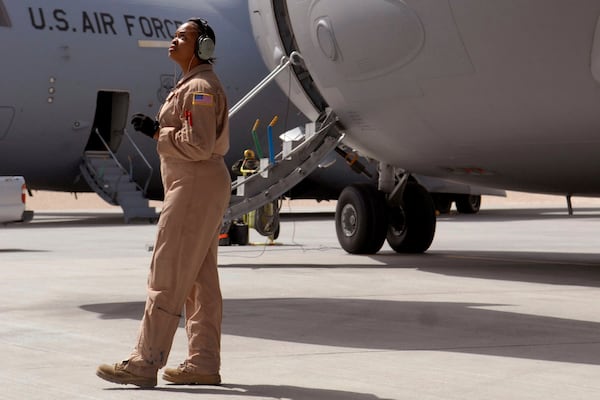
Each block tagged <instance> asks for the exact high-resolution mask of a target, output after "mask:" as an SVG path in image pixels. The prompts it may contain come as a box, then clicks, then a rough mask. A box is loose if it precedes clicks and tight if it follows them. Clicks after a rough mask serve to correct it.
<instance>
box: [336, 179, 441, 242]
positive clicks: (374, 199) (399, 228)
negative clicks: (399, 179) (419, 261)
mask: <svg viewBox="0 0 600 400" xmlns="http://www.w3.org/2000/svg"><path fill="white" fill-rule="evenodd" d="M399 203H400V204H394V203H393V202H392V204H388V202H386V199H385V195H384V194H383V192H380V191H378V190H377V189H376V188H375V187H374V186H371V185H368V184H356V185H351V186H348V187H347V188H345V189H344V190H343V191H342V193H341V195H340V197H339V198H338V203H337V207H336V212H335V226H336V233H337V237H338V241H339V242H340V245H341V246H342V248H343V249H344V250H346V251H347V252H348V253H351V254H374V253H377V252H378V251H379V250H380V249H381V246H382V245H383V242H384V240H385V239H386V238H387V241H388V244H389V245H390V246H391V247H392V249H394V251H396V252H399V253H422V252H425V251H426V250H427V249H428V248H429V246H430V245H431V242H432V241H433V237H434V234H435V224H436V217H435V207H434V204H433V200H432V198H431V196H430V195H429V193H428V192H427V191H426V190H425V188H423V187H422V186H421V185H419V184H418V183H416V182H407V183H406V186H405V187H404V190H403V191H402V197H401V201H400V202H399Z"/></svg>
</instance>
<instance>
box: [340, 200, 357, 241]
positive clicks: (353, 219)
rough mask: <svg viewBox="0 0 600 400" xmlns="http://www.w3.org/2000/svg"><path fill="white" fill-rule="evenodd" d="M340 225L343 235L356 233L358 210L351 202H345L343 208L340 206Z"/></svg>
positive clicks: (348, 235) (347, 235)
mask: <svg viewBox="0 0 600 400" xmlns="http://www.w3.org/2000/svg"><path fill="white" fill-rule="evenodd" d="M341 225H342V232H344V236H346V237H350V236H353V235H354V234H355V233H356V229H357V227H358V212H357V211H356V208H355V207H354V206H353V205H352V204H346V205H345V206H344V208H342V218H341Z"/></svg>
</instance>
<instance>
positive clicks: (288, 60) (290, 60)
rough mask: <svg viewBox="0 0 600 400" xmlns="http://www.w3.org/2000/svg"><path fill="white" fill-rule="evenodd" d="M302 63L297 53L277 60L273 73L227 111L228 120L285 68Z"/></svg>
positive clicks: (300, 56)
mask: <svg viewBox="0 0 600 400" xmlns="http://www.w3.org/2000/svg"><path fill="white" fill-rule="evenodd" d="M302 62H303V61H302V55H301V54H300V53H298V52H297V51H294V52H292V53H291V54H290V56H289V57H288V56H283V57H281V59H280V60H279V64H278V65H277V67H275V69H273V71H271V72H269V74H268V75H267V76H265V77H264V78H263V80H262V81H260V82H259V83H258V84H257V85H256V86H254V87H253V88H252V89H251V90H250V91H249V92H248V93H246V95H245V96H244V97H242V98H241V99H240V100H239V101H238V102H237V103H235V105H234V106H233V107H231V108H230V109H229V118H232V117H233V116H234V115H235V114H236V113H237V112H238V111H239V110H240V109H241V108H242V107H244V106H245V105H246V104H247V103H248V102H249V101H250V100H252V99H253V98H254V97H255V96H256V95H257V94H259V93H260V92H261V91H262V90H263V89H264V88H265V86H267V85H268V84H269V83H270V82H271V81H272V80H273V79H275V78H276V77H277V75H279V74H280V73H281V72H282V71H284V70H285V69H286V68H287V67H289V66H290V64H292V65H299V64H301V63H302Z"/></svg>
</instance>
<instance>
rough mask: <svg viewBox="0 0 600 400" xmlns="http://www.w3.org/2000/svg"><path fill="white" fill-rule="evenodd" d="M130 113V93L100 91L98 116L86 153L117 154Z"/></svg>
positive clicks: (97, 103)
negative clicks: (103, 152)
mask: <svg viewBox="0 0 600 400" xmlns="http://www.w3.org/2000/svg"><path fill="white" fill-rule="evenodd" d="M128 112H129V93H127V92H109V91H99V92H98V97H97V99H96V114H95V116H94V124H93V125H92V131H91V132H90V138H89V140H88V143H87V145H86V147H85V150H86V151H106V150H108V149H107V146H108V148H109V149H110V150H111V151H112V152H116V151H117V150H118V148H119V146H120V144H121V141H122V139H123V132H124V129H125V125H126V124H127V115H128Z"/></svg>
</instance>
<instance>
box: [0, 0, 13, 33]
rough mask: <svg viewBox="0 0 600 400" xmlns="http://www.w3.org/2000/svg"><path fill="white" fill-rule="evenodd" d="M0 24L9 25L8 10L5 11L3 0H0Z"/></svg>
mask: <svg viewBox="0 0 600 400" xmlns="http://www.w3.org/2000/svg"><path fill="white" fill-rule="evenodd" d="M0 26H7V27H11V26H12V24H11V23H10V17H9V16H8V11H6V7H5V6H4V2H3V1H2V0H0Z"/></svg>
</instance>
